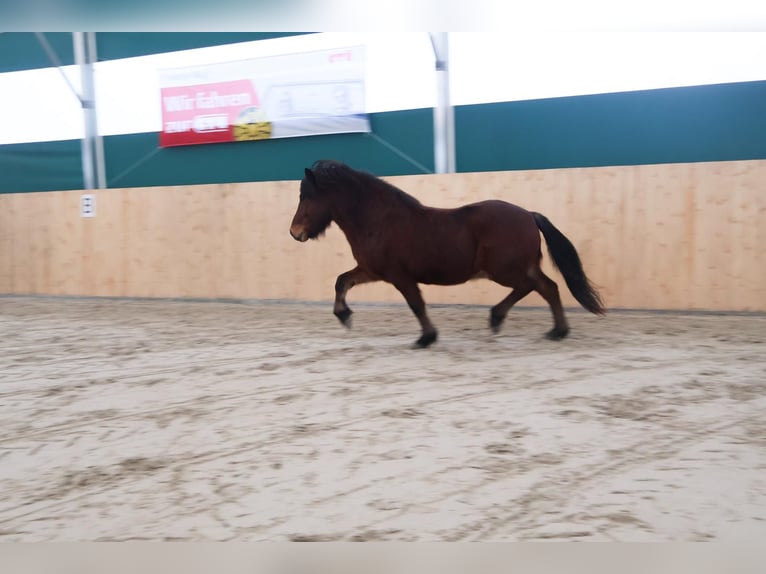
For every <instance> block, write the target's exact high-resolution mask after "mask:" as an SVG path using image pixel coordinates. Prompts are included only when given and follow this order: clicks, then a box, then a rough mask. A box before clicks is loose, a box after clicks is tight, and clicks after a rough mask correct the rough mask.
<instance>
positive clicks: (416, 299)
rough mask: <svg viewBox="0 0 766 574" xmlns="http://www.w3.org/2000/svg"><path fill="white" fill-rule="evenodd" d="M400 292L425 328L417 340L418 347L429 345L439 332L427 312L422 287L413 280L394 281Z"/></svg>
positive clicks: (421, 325) (422, 327)
mask: <svg viewBox="0 0 766 574" xmlns="http://www.w3.org/2000/svg"><path fill="white" fill-rule="evenodd" d="M394 287H396V288H397V289H398V290H399V292H400V293H401V294H402V295H404V298H405V300H406V301H407V304H408V305H409V306H410V309H412V312H413V313H414V314H415V317H417V318H418V321H419V322H420V327H421V329H422V330H423V334H422V335H421V336H420V338H419V339H418V340H417V341H415V346H416V347H421V348H423V347H427V346H428V345H430V344H431V343H433V342H434V341H436V337H437V335H438V334H437V332H436V328H435V327H434V326H433V323H431V320H430V319H429V318H428V314H427V313H426V303H425V301H423V295H422V294H421V293H420V288H419V287H418V284H417V283H414V282H411V281H403V282H396V283H394Z"/></svg>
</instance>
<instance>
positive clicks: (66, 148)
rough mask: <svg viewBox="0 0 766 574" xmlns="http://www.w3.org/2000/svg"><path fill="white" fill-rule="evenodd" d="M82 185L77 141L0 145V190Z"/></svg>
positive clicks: (13, 190)
mask: <svg viewBox="0 0 766 574" xmlns="http://www.w3.org/2000/svg"><path fill="white" fill-rule="evenodd" d="M82 188H83V179H82V159H81V152H80V140H67V141H57V142H44V143H25V144H10V145H0V193H18V192H23V191H59V190H65V189H82Z"/></svg>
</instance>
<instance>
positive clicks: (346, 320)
mask: <svg viewBox="0 0 766 574" xmlns="http://www.w3.org/2000/svg"><path fill="white" fill-rule="evenodd" d="M352 313H353V311H352V310H351V309H344V310H343V311H339V312H337V313H335V316H336V317H337V318H338V321H340V322H341V325H343V326H344V327H346V328H347V329H350V328H351V314H352Z"/></svg>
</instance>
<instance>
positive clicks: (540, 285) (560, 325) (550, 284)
mask: <svg viewBox="0 0 766 574" xmlns="http://www.w3.org/2000/svg"><path fill="white" fill-rule="evenodd" d="M532 280H533V281H534V283H535V288H534V289H535V291H537V292H538V293H540V295H542V296H543V299H545V300H546V301H547V302H548V305H550V306H551V312H552V313H553V329H551V330H550V331H548V333H546V335H545V336H546V337H548V338H549V339H553V340H558V339H563V338H564V337H566V336H567V334H569V324H568V323H567V319H566V317H565V316H564V307H563V306H562V305H561V297H559V287H558V285H556V282H555V281H554V280H553V279H551V278H550V277H548V276H547V275H546V274H545V273H543V272H542V270H540V269H537V270H536V271H535V272H534V275H533V277H532Z"/></svg>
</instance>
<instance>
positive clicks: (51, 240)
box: [0, 161, 766, 311]
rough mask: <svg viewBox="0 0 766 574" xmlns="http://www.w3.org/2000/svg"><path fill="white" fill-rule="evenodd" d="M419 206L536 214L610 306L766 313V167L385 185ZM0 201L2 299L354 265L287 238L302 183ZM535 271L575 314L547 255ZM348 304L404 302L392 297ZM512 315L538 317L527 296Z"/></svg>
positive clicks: (467, 290)
mask: <svg viewBox="0 0 766 574" xmlns="http://www.w3.org/2000/svg"><path fill="white" fill-rule="evenodd" d="M389 180H390V181H391V182H392V183H394V184H395V185H398V186H400V187H402V188H403V189H405V190H406V191H408V192H409V193H412V194H413V195H415V196H416V197H418V198H419V199H420V200H421V201H423V202H424V203H426V204H430V205H436V206H441V207H452V206H457V205H461V204H464V203H468V202H471V201H477V200H480V199H488V198H499V199H505V200H507V201H511V202H513V203H517V204H519V205H522V206H524V207H526V208H527V209H530V210H533V211H539V212H541V213H543V214H545V215H546V216H547V217H548V218H549V219H550V220H551V221H552V222H553V223H554V224H555V225H556V226H557V227H559V229H560V230H561V231H562V232H563V233H564V234H565V235H567V236H568V237H569V238H570V239H571V240H572V242H573V243H574V244H575V246H576V248H577V249H578V251H579V253H580V255H581V258H582V260H583V263H584V266H585V269H586V272H587V273H588V275H589V276H590V277H591V279H592V280H593V281H594V282H595V283H596V284H597V285H598V286H599V287H600V288H601V290H602V292H603V294H604V297H605V299H606V302H607V304H608V306H610V307H613V308H647V309H711V310H759V311H766V271H764V269H765V268H766V247H765V246H766V161H742V162H718V163H695V164H675V165H646V166H627V167H607V168H587V169H586V168H578V169H560V170H538V171H512V172H490V173H464V174H451V175H421V176H400V177H392V178H389ZM95 193H96V196H97V206H96V209H97V216H96V217H95V218H81V217H80V214H79V198H80V195H81V192H47V193H32V194H15V195H0V292H2V293H40V294H63V295H111V296H139V297H205V298H207V297H210V298H255V299H283V300H284V299H299V300H313V301H330V300H332V298H333V285H334V282H335V278H336V276H337V275H338V274H339V273H342V272H343V271H346V270H348V269H350V268H351V267H353V265H354V262H353V259H352V257H351V251H350V249H349V247H348V245H347V243H346V241H345V238H344V236H343V234H342V233H341V232H340V230H339V229H338V228H337V227H336V226H334V225H333V226H332V227H331V228H330V229H329V230H328V232H327V234H326V236H325V237H323V238H322V239H320V240H319V241H310V242H307V243H305V244H299V243H297V242H295V241H294V240H293V239H292V238H291V237H290V235H289V233H288V228H289V224H290V220H291V218H292V216H293V213H294V210H295V207H296V205H297V200H298V184H297V182H294V181H281V182H269V183H251V184H225V185H203V186H190V187H171V188H144V189H126V190H119V189H110V190H100V191H97V192H95ZM544 251H545V257H544V269H545V270H546V273H548V274H549V275H550V276H551V277H552V278H553V279H554V280H555V281H556V282H557V283H558V284H559V286H560V287H561V292H562V298H563V300H564V303H565V305H568V306H573V305H576V302H575V301H574V299H573V298H572V296H571V295H570V294H569V292H568V291H567V289H566V287H565V284H564V281H563V278H562V277H561V276H560V275H559V274H558V272H557V271H555V270H554V269H553V268H552V266H551V263H550V259H549V257H548V255H547V251H546V248H544ZM423 291H424V295H425V297H426V300H427V302H429V303H478V304H494V303H495V302H497V301H499V300H500V299H501V298H502V297H504V296H505V295H506V294H507V289H505V288H503V287H501V286H498V285H495V284H493V283H491V282H489V281H486V280H480V281H473V282H470V283H468V284H466V285H463V286H456V287H439V286H424V287H423ZM349 301H350V302H354V301H383V302H386V301H395V302H399V301H402V298H401V296H400V295H399V294H398V293H397V292H396V290H395V289H394V288H393V287H391V286H390V285H386V284H382V283H378V284H371V285H364V286H360V287H357V288H356V289H354V290H352V291H351V293H350V295H349ZM521 304H523V305H543V304H544V302H543V300H542V299H541V298H540V297H538V296H537V295H535V294H533V295H530V296H529V297H528V298H526V299H525V300H524V301H522V303H521Z"/></svg>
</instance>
